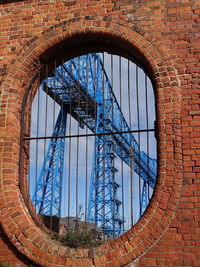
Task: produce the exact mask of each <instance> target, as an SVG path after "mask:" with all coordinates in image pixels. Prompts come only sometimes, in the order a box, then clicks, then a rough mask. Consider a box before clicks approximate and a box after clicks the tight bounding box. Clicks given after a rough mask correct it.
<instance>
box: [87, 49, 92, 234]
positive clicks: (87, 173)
mask: <svg viewBox="0 0 200 267" xmlns="http://www.w3.org/2000/svg"><path fill="white" fill-rule="evenodd" d="M88 57H89V55H88V54H87V55H86V94H87V96H88V86H89V85H88V64H89V62H88ZM91 64H92V62H91ZM91 67H92V66H91ZM93 68H94V66H93ZM88 113H89V112H88V97H87V98H86V116H87V117H88ZM85 128H86V129H85V132H86V135H87V134H88V127H85ZM87 203H88V136H86V143H85V230H86V231H87V224H86V219H87V215H88V210H87V207H88V205H87Z"/></svg>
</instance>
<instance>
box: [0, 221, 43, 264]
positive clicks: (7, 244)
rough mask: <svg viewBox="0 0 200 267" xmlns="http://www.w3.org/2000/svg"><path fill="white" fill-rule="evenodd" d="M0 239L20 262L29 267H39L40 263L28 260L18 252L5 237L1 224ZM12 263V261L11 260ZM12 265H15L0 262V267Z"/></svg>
mask: <svg viewBox="0 0 200 267" xmlns="http://www.w3.org/2000/svg"><path fill="white" fill-rule="evenodd" d="M0 239H1V240H2V242H3V243H4V244H5V245H6V246H7V248H8V251H10V252H11V253H12V254H14V256H15V258H16V259H17V260H18V261H19V262H20V261H21V262H23V263H24V264H26V265H27V266H29V267H40V265H37V264H35V263H34V262H32V261H30V260H29V259H28V258H27V257H26V256H24V255H23V254H22V253H20V252H19V251H18V250H17V249H16V248H15V247H14V245H13V244H12V243H11V242H10V241H9V239H8V238H7V236H6V234H5V232H4V230H3V228H2V226H1V224H0ZM13 264H14V262H13ZM1 266H2V267H7V266H9V267H14V266H15V265H12V264H11V265H10V264H5V263H3V262H2V263H1V262H0V267H1Z"/></svg>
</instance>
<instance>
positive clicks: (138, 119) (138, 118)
mask: <svg viewBox="0 0 200 267" xmlns="http://www.w3.org/2000/svg"><path fill="white" fill-rule="evenodd" d="M138 83H139V81H138V66H137V65H136V101H137V104H136V106H137V124H138V130H140V114H139V111H140V105H139V87H138ZM138 150H139V186H138V192H139V217H141V214H142V203H141V199H142V198H141V176H140V173H141V168H140V160H141V159H140V132H138Z"/></svg>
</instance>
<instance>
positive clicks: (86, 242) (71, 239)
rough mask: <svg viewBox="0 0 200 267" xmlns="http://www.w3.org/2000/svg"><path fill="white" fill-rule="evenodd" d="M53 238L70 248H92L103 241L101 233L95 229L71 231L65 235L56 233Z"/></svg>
mask: <svg viewBox="0 0 200 267" xmlns="http://www.w3.org/2000/svg"><path fill="white" fill-rule="evenodd" d="M53 238H54V239H55V240H57V241H58V242H59V243H61V244H62V245H64V246H68V247H70V248H91V247H96V246H99V245H100V244H101V243H102V238H101V235H100V234H99V233H98V232H97V231H95V230H89V231H73V232H72V231H71V232H68V233H66V234H65V235H63V236H59V235H54V236H53Z"/></svg>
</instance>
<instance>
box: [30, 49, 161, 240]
mask: <svg viewBox="0 0 200 267" xmlns="http://www.w3.org/2000/svg"><path fill="white" fill-rule="evenodd" d="M41 86H42V89H43V90H44V91H45V92H46V93H47V94H48V95H49V96H50V97H52V99H53V100H55V101H56V102H57V103H58V104H59V105H60V106H61V111H60V113H59V116H58V119H57V122H56V125H55V128H54V132H53V135H52V136H53V137H52V139H51V141H50V144H49V148H48V151H47V154H46V157H45V160H44V163H43V167H42V170H41V173H40V176H39V179H38V182H37V186H36V190H35V194H34V196H33V203H34V205H35V206H36V210H37V211H38V212H39V213H42V214H47V215H55V216H59V215H60V209H61V198H62V194H61V192H62V190H61V187H62V180H63V165H64V140H65V138H59V136H64V135H65V131H66V114H67V113H70V115H71V116H72V117H73V118H74V119H75V120H77V121H78V122H79V125H80V127H82V128H83V127H84V126H86V127H88V128H89V129H90V130H91V131H92V132H93V133H98V135H96V136H95V147H94V159H93V168H92V169H93V171H92V177H91V185H90V192H89V203H88V214H87V220H88V221H90V222H93V223H95V224H96V225H97V226H98V227H99V228H100V229H101V230H102V231H104V232H105V233H106V235H108V236H109V235H112V236H116V235H119V234H120V233H121V232H122V224H123V221H124V218H122V219H120V216H119V215H120V214H119V207H120V205H121V201H119V200H118V199H117V188H118V187H119V186H120V185H119V184H117V183H116V182H115V173H116V172H117V169H116V168H115V166H114V157H116V156H118V157H119V158H120V159H122V160H123V162H125V163H126V164H127V165H128V166H130V167H131V168H132V169H133V170H134V171H135V172H136V173H137V174H138V175H139V176H140V177H141V178H142V179H143V189H142V192H141V207H142V212H143V211H144V210H145V209H146V206H147V185H149V186H150V187H151V188H152V189H153V188H154V185H155V181H156V172H157V170H156V169H157V161H156V160H155V159H151V158H150V157H148V156H147V155H146V154H145V153H144V152H140V148H139V145H138V143H137V141H136V139H135V138H134V136H133V134H131V133H130V131H131V129H130V128H129V126H128V124H127V122H126V120H125V118H124V116H123V113H122V111H121V108H120V105H119V103H118V101H117V99H116V97H115V95H114V92H113V89H112V86H111V84H110V81H109V79H108V76H107V74H106V72H105V69H104V66H103V63H102V61H101V57H100V55H98V54H87V55H84V56H81V57H77V58H74V59H72V60H69V61H68V62H66V63H64V64H63V65H61V66H59V67H58V68H57V69H56V70H55V71H54V72H53V73H52V76H51V77H48V78H46V79H45V80H44V81H43V82H42V85H41ZM61 114H62V115H61ZM116 132H126V133H121V134H116ZM127 132H129V133H127ZM105 133H106V135H105ZM109 133H110V134H109ZM112 133H115V134H112ZM54 136H56V137H58V138H54Z"/></svg>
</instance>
